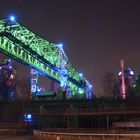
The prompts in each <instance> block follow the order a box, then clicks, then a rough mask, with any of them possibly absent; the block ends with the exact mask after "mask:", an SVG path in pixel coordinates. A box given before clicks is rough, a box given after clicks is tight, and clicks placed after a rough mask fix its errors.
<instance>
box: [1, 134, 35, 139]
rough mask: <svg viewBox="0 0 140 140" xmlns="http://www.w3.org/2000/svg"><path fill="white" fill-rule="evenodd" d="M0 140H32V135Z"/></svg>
mask: <svg viewBox="0 0 140 140" xmlns="http://www.w3.org/2000/svg"><path fill="white" fill-rule="evenodd" d="M0 140H34V138H33V135H22V136H0Z"/></svg>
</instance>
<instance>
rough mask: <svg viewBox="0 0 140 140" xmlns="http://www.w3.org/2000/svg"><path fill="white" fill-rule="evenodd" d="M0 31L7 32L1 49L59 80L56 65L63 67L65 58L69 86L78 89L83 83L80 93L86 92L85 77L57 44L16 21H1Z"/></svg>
mask: <svg viewBox="0 0 140 140" xmlns="http://www.w3.org/2000/svg"><path fill="white" fill-rule="evenodd" d="M0 32H2V33H5V34H4V36H3V35H0V51H2V52H4V53H5V54H7V55H9V56H11V57H13V58H14V59H16V60H17V61H20V62H21V63H24V64H26V65H30V66H31V67H32V68H34V69H36V70H38V71H40V72H41V73H43V74H46V75H49V76H50V77H51V78H53V79H55V80H57V81H59V82H60V78H61V77H60V74H59V73H57V72H56V71H54V67H55V69H58V70H59V69H61V62H62V60H63V61H64V62H66V63H67V66H66V70H67V73H68V77H69V79H72V80H71V81H70V80H68V82H67V86H68V87H70V88H71V90H73V91H78V88H79V87H78V86H79V85H82V86H83V88H82V89H80V90H79V94H83V93H84V90H85V88H86V85H84V84H81V81H82V83H85V80H84V77H83V76H81V75H79V72H78V71H77V70H76V69H75V68H74V66H73V65H72V63H71V62H70V61H69V60H68V58H67V57H66V55H65V54H64V51H62V52H61V53H62V56H61V57H60V49H59V47H57V46H56V45H55V44H53V43H50V42H48V41H46V40H44V39H42V38H40V37H39V36H37V35H36V34H34V33H32V32H31V31H30V30H28V29H26V28H25V27H23V26H21V25H20V24H18V23H16V22H14V23H13V24H12V25H8V24H5V21H0ZM45 62H49V63H45ZM49 64H51V65H53V66H54V67H51V66H50V65H49ZM73 81H76V82H75V83H74V82H73Z"/></svg>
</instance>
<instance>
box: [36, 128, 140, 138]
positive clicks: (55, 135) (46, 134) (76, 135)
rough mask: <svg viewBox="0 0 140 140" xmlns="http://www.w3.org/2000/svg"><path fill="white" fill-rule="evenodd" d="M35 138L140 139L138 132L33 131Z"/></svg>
mask: <svg viewBox="0 0 140 140" xmlns="http://www.w3.org/2000/svg"><path fill="white" fill-rule="evenodd" d="M34 137H35V139H36V140H140V134H93V133H91V134H87V133H85V134H84V133H58V132H44V131H37V130H35V131H34Z"/></svg>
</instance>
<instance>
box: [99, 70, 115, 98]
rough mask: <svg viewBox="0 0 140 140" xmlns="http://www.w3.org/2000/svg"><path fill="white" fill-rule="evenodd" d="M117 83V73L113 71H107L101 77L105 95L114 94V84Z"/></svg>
mask: <svg viewBox="0 0 140 140" xmlns="http://www.w3.org/2000/svg"><path fill="white" fill-rule="evenodd" d="M115 84H116V78H115V75H114V74H113V73H112V72H105V73H104V74H103V76H102V78H101V87H102V88H103V92H104V94H103V95H104V96H108V97H109V96H113V94H114V93H113V90H114V85H115Z"/></svg>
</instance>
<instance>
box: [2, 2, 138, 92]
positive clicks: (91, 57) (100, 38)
mask: <svg viewBox="0 0 140 140" xmlns="http://www.w3.org/2000/svg"><path fill="white" fill-rule="evenodd" d="M10 14H14V15H16V18H17V21H18V22H20V23H22V24H23V25H24V26H25V27H27V28H29V29H30V30H31V31H33V32H34V33H36V34H38V35H39V36H41V37H43V38H44V39H46V40H48V41H50V42H53V43H63V44H64V50H65V52H66V54H67V56H68V57H69V58H70V60H71V61H72V63H73V65H74V66H75V68H76V69H77V70H78V71H79V72H82V73H83V74H84V76H85V77H86V78H87V79H88V80H89V81H90V82H91V83H92V84H94V86H95V90H96V91H97V92H98V91H99V89H100V79H101V77H102V74H103V73H104V72H107V71H110V72H113V73H114V74H117V73H118V72H119V71H120V62H119V61H120V59H121V58H123V59H124V60H125V64H126V68H127V67H131V68H132V70H134V72H135V73H138V72H140V55H139V54H140V1H139V0H1V1H0V18H1V19H3V18H6V17H7V16H9V15H10ZM17 67H18V70H19V72H22V71H23V70H24V69H25V67H23V66H21V65H20V66H17Z"/></svg>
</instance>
